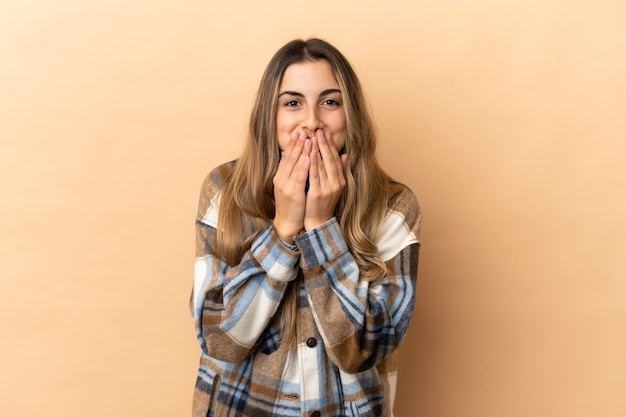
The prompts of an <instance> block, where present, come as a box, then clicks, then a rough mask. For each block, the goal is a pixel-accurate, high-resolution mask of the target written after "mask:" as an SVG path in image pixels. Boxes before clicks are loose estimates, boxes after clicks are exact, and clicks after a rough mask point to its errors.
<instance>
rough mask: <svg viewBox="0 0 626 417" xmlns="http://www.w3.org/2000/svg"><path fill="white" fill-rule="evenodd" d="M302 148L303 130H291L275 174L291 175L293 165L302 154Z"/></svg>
mask: <svg viewBox="0 0 626 417" xmlns="http://www.w3.org/2000/svg"><path fill="white" fill-rule="evenodd" d="M303 149H304V135H303V132H297V131H295V132H293V133H292V134H291V137H290V138H289V142H288V143H287V146H286V147H285V150H284V151H283V153H282V158H281V160H280V163H279V165H278V171H277V174H281V175H291V172H292V171H293V169H294V167H295V165H296V164H297V163H298V160H299V159H300V155H302V150H303Z"/></svg>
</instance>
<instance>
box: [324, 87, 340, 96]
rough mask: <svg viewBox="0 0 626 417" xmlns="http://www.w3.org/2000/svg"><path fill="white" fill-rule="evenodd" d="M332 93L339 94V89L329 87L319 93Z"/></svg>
mask: <svg viewBox="0 0 626 417" xmlns="http://www.w3.org/2000/svg"><path fill="white" fill-rule="evenodd" d="M332 93H339V94H341V90H340V89H338V88H329V89H327V90H324V91H322V92H321V93H320V96H326V95H328V94H332Z"/></svg>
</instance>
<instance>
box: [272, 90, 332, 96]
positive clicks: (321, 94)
mask: <svg viewBox="0 0 626 417" xmlns="http://www.w3.org/2000/svg"><path fill="white" fill-rule="evenodd" d="M332 93H339V94H341V90H340V89H338V88H328V89H326V90H324V91H322V92H321V93H320V97H321V96H326V95H328V94H332ZM285 94H288V95H290V96H297V97H304V94H302V93H299V92H297V91H291V90H286V91H283V92H281V93H279V94H278V97H280V96H282V95H285Z"/></svg>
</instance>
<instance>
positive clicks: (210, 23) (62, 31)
mask: <svg viewBox="0 0 626 417" xmlns="http://www.w3.org/2000/svg"><path fill="white" fill-rule="evenodd" d="M308 36H319V37H322V38H325V39H327V40H329V41H331V42H332V43H334V44H336V45H337V46H338V47H339V48H340V49H341V50H342V51H343V52H344V53H345V54H346V55H347V56H348V58H349V59H350V60H351V62H352V63H353V64H354V66H355V68H356V70H357V72H358V73H359V75H360V76H361V78H362V81H363V83H364V85H365V87H366V91H367V94H368V96H369V98H370V100H371V104H372V108H373V111H374V114H375V117H376V120H377V123H378V127H379V130H380V132H381V134H380V137H381V142H380V148H379V150H380V158H381V161H382V163H383V165H384V166H385V167H386V168H387V169H388V171H389V173H390V174H391V175H392V176H393V177H395V178H396V179H398V180H400V181H403V182H405V183H406V184H407V185H409V186H410V187H411V188H412V189H413V190H414V192H415V193H416V194H417V196H418V198H419V199H420V202H421V205H422V210H423V215H424V221H423V229H422V239H421V240H422V244H423V247H422V251H421V258H420V271H419V285H418V295H417V307H416V311H415V315H414V319H413V322H412V324H411V329H410V331H409V334H408V336H407V339H406V342H405V344H404V345H403V346H402V347H401V349H400V358H401V368H402V369H401V371H402V372H401V374H400V379H399V382H400V387H399V389H398V402H397V405H396V415H397V417H413V416H427V417H460V416H463V417H496V416H507V417H515V416H520V417H522V416H524V417H528V416H533V417H534V416H550V417H552V416H567V417H579V416H580V417H583V416H607V417H609V416H614V417H617V416H624V415H626V397H625V396H624V393H625V392H626V359H625V353H624V352H626V332H625V329H626V302H625V295H626V256H625V255H626V238H625V236H626V222H625V220H624V217H625V213H626V193H625V190H626V172H625V168H624V167H625V166H626V165H625V164H626V141H625V133H624V132H625V131H626V121H625V120H626V117H625V116H626V102H625V97H626V76H625V74H626V3H625V2H623V1H621V0H615V1H609V0H595V1H591V0H589V1H577V0H574V1H564V0H529V1H525V0H514V1H507V2H501V1H493V0H475V1H462V0H444V1H441V2H430V1H429V2H425V1H409V0H407V1H394V0H391V1H385V2H373V1H372V2H367V1H366V2H364V1H354V0H347V1H341V2H339V1H335V0H333V1H318V2H315V3H311V2H308V3H307V2H282V1H264V2H252V1H250V2H243V1H228V2H227V1H204V2H201V1H192V0H180V1H163V0H151V1H147V0H124V1H121V0H112V1H106V2H105V1H97V2H95V1H94V2H85V1H79V0H56V1H53V2H49V1H42V0H19V1H9V0H4V1H0V145H1V147H0V192H1V194H0V195H1V199H2V202H1V204H0V280H1V281H0V286H1V288H0V329H1V331H2V344H1V345H0V414H2V415H4V416H40V415H45V416H49V417H57V416H59V417H60V416H63V417H74V416H82V415H89V416H93V417H97V416H142V415H149V416H155V417H156V416H164V417H165V416H185V415H189V412H190V403H191V395H192V389H193V384H194V380H195V373H196V364H197V360H198V355H199V347H198V346H197V343H196V340H195V335H194V329H193V322H192V319H191V317H190V316H189V314H188V310H187V301H188V297H189V294H190V290H191V285H192V273H193V254H194V249H193V244H194V227H193V222H194V214H195V208H196V200H197V197H198V192H199V189H200V184H201V182H202V180H203V178H204V176H205V174H206V173H207V172H208V171H209V170H210V169H211V168H212V167H213V166H215V165H217V164H219V163H221V162H224V161H226V160H229V159H232V158H234V157H236V156H237V154H238V152H239V151H240V149H241V145H242V136H243V134H244V132H245V125H246V123H247V117H248V113H249V111H250V108H251V103H252V98H253V95H254V93H255V90H256V87H257V83H258V81H259V79H260V76H261V72H262V70H263V68H264V67H265V65H266V63H267V61H268V60H269V58H270V57H271V55H272V54H273V52H274V51H275V50H276V49H277V48H278V47H280V46H281V45H282V44H283V43H285V42H286V41H288V40H290V39H292V38H294V37H308Z"/></svg>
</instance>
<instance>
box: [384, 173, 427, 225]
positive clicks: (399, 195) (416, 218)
mask: <svg viewBox="0 0 626 417" xmlns="http://www.w3.org/2000/svg"><path fill="white" fill-rule="evenodd" d="M387 207H388V210H390V211H392V212H395V213H399V214H401V215H402V216H403V217H404V221H405V223H406V224H407V225H408V226H409V228H415V227H419V223H420V221H421V217H422V213H421V209H420V205H419V202H418V200H417V197H416V196H415V194H414V193H413V191H412V190H411V189H410V188H409V187H408V186H407V185H406V184H403V183H401V182H399V181H396V180H394V179H393V178H391V177H389V201H388V204H387Z"/></svg>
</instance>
